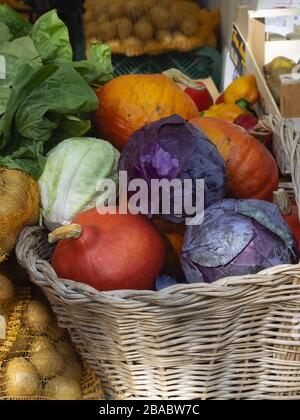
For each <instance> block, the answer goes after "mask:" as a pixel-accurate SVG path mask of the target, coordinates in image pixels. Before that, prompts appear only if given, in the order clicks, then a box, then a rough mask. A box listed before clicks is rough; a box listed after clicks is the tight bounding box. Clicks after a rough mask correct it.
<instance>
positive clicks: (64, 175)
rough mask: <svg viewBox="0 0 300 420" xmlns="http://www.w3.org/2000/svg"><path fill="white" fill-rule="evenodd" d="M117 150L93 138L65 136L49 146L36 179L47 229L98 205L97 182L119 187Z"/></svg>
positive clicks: (67, 221)
mask: <svg viewBox="0 0 300 420" xmlns="http://www.w3.org/2000/svg"><path fill="white" fill-rule="evenodd" d="M119 157H120V153H119V152H118V151H117V150H116V149H115V148H114V147H113V146H112V145H111V144H110V143H108V142H106V141H103V140H98V139H94V138H86V137H81V138H73V139H69V140H65V141H63V142H62V143H60V144H59V145H58V146H56V147H55V148H54V149H53V150H51V152H50V154H49V156H48V158H47V162H46V166H45V169H44V172H43V174H42V176H41V178H40V180H39V186H40V191H41V201H42V207H43V216H44V221H45V224H46V225H47V227H48V228H49V229H50V230H53V229H54V228H56V227H57V226H58V225H65V224H68V223H70V222H71V221H72V220H73V219H74V218H75V217H76V216H77V215H78V214H79V213H82V212H84V211H86V210H89V209H91V208H94V207H96V205H97V204H99V205H100V198H101V194H102V193H101V191H100V189H99V187H100V183H101V181H102V180H104V179H111V180H112V181H113V182H114V183H115V185H116V187H118V182H119V177H118V172H117V166H118V161H119Z"/></svg>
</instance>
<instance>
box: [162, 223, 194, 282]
mask: <svg viewBox="0 0 300 420" xmlns="http://www.w3.org/2000/svg"><path fill="white" fill-rule="evenodd" d="M154 223H155V225H156V226H157V227H158V228H159V230H160V231H161V232H162V233H163V234H164V237H165V240H166V250H167V252H166V259H165V265H164V269H163V272H164V273H165V274H167V275H171V276H172V277H175V278H178V279H182V278H183V273H182V269H181V263H180V260H181V254H182V249H183V244H184V235H185V230H186V226H185V225H184V224H179V225H177V224H175V223H171V222H167V221H165V220H160V219H157V220H154Z"/></svg>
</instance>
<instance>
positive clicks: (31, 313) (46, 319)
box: [23, 300, 52, 334]
mask: <svg viewBox="0 0 300 420" xmlns="http://www.w3.org/2000/svg"><path fill="white" fill-rule="evenodd" d="M51 320H52V319H51V315H50V312H49V311H48V309H47V307H46V306H45V305H44V304H43V303H41V302H38V301H35V300H32V301H30V302H29V303H28V306H27V308H26V310H25V312H24V315H23V323H24V325H25V327H27V328H29V329H30V330H31V332H32V333H33V334H43V333H45V332H46V331H47V329H48V328H49V325H50V322H51Z"/></svg>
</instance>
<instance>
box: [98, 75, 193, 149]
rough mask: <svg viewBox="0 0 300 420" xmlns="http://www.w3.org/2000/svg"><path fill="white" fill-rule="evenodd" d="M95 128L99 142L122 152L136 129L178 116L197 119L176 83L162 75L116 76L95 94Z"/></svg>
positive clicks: (191, 102) (189, 100) (188, 101)
mask: <svg viewBox="0 0 300 420" xmlns="http://www.w3.org/2000/svg"><path fill="white" fill-rule="evenodd" d="M97 96H98V98H99V109H98V111H97V112H96V115H95V126H96V129H97V130H98V134H99V136H100V137H101V138H104V139H105V140H108V141H110V142H111V143H112V144H113V145H114V146H115V147H116V148H117V149H119V150H120V151H122V149H123V148H124V146H125V145H126V143H127V141H128V139H129V138H130V137H131V135H132V134H133V133H134V132H135V131H136V130H138V129H140V128H142V127H144V126H145V125H147V124H150V123H152V122H154V121H158V120H160V119H161V118H166V117H170V116H171V115H173V114H178V115H179V116H180V117H182V118H184V119H185V120H188V119H190V118H193V117H196V116H198V114H199V112H198V109H197V106H196V104H195V103H194V101H193V100H192V98H190V97H189V96H188V95H187V94H186V93H185V92H184V91H183V90H182V89H180V87H179V86H178V85H177V83H176V82H174V81H173V80H171V79H170V78H169V77H167V76H165V75H162V74H148V75H147V74H145V75H143V74H136V75H124V76H119V77H117V78H115V79H113V80H111V81H110V82H109V83H107V84H106V85H104V86H103V87H101V88H100V89H99V90H98V91H97Z"/></svg>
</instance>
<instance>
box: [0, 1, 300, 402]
mask: <svg viewBox="0 0 300 420" xmlns="http://www.w3.org/2000/svg"><path fill="white" fill-rule="evenodd" d="M131 3H132V6H133V5H134V6H135V4H136V2H128V4H131ZM120 4H121V3H117V2H111V3H109V4H108V5H107V7H108V6H109V8H108V9H107V10H108V11H109V13H112V14H113V15H114V16H115V14H116V13H117V12H118V13H119V10H117V8H116V7H112V6H117V5H118V6H119V5H120ZM149 4H150V3H149ZM166 4H168V2H167V1H166ZM189 4H192V3H189ZM151 5H152V2H151ZM124 10H125V9H124ZM136 10H137V9H136V7H134V11H135V12H136ZM126 13H128V8H127V3H126ZM0 16H3V19H2V20H3V22H4V28H5V30H6V36H7V37H6V41H5V42H4V44H3V45H1V46H0V54H1V55H2V56H3V57H4V60H5V63H6V62H7V63H8V64H9V65H8V67H7V68H8V72H7V76H6V74H5V77H4V78H3V79H1V80H0V88H3V92H4V97H2V99H0V104H1V105H2V111H1V114H0V153H1V157H0V166H1V167H3V168H4V169H1V170H2V171H4V173H6V171H7V172H8V173H13V175H14V177H13V179H14V180H15V181H16V180H19V179H21V180H22V179H25V181H26V182H27V183H26V182H25V184H24V186H23V184H22V182H21V181H17V182H16V184H13V185H12V186H11V185H10V184H9V183H8V182H6V181H5V179H4V181H5V182H4V183H3V184H4V185H3V189H4V191H5V194H6V195H7V196H8V197H9V204H11V207H12V210H13V211H15V213H16V215H15V219H16V220H17V221H19V218H18V214H19V213H20V214H21V215H22V218H20V223H19V224H16V226H13V228H14V229H12V232H11V234H7V235H6V236H5V237H4V238H3V241H4V242H5V240H6V241H8V242H9V245H10V246H9V247H8V246H7V247H4V246H3V249H4V252H3V257H5V256H6V254H7V253H8V252H9V251H10V250H11V249H12V248H13V247H14V243H15V239H16V235H18V234H19V233H20V230H22V229H23V230H22V232H21V233H20V234H19V236H18V240H17V244H16V248H15V249H16V255H17V258H18V261H19V263H20V265H22V266H23V267H24V268H25V269H26V271H27V273H28V275H29V277H30V279H31V281H32V282H33V283H34V284H35V285H36V286H38V287H40V289H41V291H42V292H43V293H44V294H45V296H46V297H47V298H48V301H49V303H50V304H51V306H52V309H53V311H54V313H55V315H56V317H57V320H58V322H59V325H61V326H62V327H64V328H66V329H67V330H68V333H69V334H70V337H71V339H72V342H73V343H74V345H75V346H76V349H78V351H79V352H80V355H81V357H82V359H79V358H78V356H77V354H76V352H75V351H74V349H73V348H72V346H71V344H70V342H69V339H68V338H67V334H66V332H65V331H63V330H61V329H60V328H59V327H58V326H57V323H56V321H55V318H54V315H53V314H52V312H51V311H50V309H49V307H48V306H47V304H45V302H44V301H43V299H39V298H38V297H37V296H34V297H33V296H31V295H30V296H27V295H26V293H25V292H24V293H25V295H20V294H21V293H23V292H21V291H20V290H18V288H17V290H16V288H15V287H14V285H11V284H10V279H9V278H7V277H5V278H3V279H2V280H1V277H0V280H1V281H2V283H1V281H0V334H1V337H4V338H2V339H1V341H0V361H1V373H0V384H1V386H0V398H3V399H18V398H29V399H30V398H31V399H36V398H39V399H57V398H58V397H60V398H62V399H73V400H76V399H92V398H101V397H102V394H100V388H99V383H97V385H96V382H94V380H95V378H94V377H93V379H92V376H91V375H92V374H91V373H90V371H89V370H87V371H86V370H85V362H87V363H88V365H89V366H90V367H91V368H92V369H93V370H94V371H95V374H96V375H97V377H98V379H99V380H100V381H101V386H103V390H104V392H105V396H106V397H108V398H118V399H128V398H135V399H143V398H145V399H253V398H258V399H264V398H266V399H275V398H280V399H294V398H299V395H300V388H299V366H298V364H299V357H300V352H299V339H298V338H299V337H298V334H297V325H296V327H295V324H297V322H298V319H299V302H300V288H299V285H300V270H299V264H298V262H299V257H300V254H299V246H298V231H297V226H296V221H299V219H298V220H297V211H298V213H299V210H300V206H299V204H300V196H299V194H300V193H299V191H300V190H299V185H300V178H299V176H300V175H299V170H298V169H299V157H298V155H299V154H298V146H297V145H298V141H299V136H298V134H297V133H296V132H295V130H293V127H292V126H291V125H290V123H289V122H288V121H286V120H284V119H281V118H278V117H276V116H265V117H264V118H260V119H259V118H258V116H257V114H256V111H255V106H256V105H258V102H259V100H260V94H259V86H258V85H257V82H256V79H255V77H254V76H253V75H251V74H250V75H247V76H244V77H241V78H239V79H237V80H236V81H235V82H233V83H232V84H230V86H229V87H228V88H227V89H226V90H225V92H224V93H223V94H222V95H221V96H220V97H218V98H217V100H215V95H211V94H208V87H207V86H206V85H205V83H204V85H203V84H199V83H197V82H196V81H194V80H190V79H189V78H188V77H186V76H185V75H182V74H180V72H177V71H176V70H175V71H174V69H173V70H169V71H166V72H164V73H159V74H149V75H142V74H139V75H132V74H130V75H127V76H121V77H115V78H113V68H112V65H111V49H110V48H109V47H108V46H107V45H102V44H101V45H99V44H95V45H93V46H92V47H91V50H90V56H89V60H84V61H81V62H73V61H72V54H71V48H70V44H69V42H68V32H67V30H66V27H65V25H64V24H63V23H62V22H61V21H60V20H59V18H58V16H57V14H56V12H55V11H51V12H49V13H47V14H45V15H44V16H42V17H41V18H40V19H39V20H38V21H37V22H36V23H35V24H34V25H33V26H32V25H29V24H28V23H27V22H25V21H23V20H20V18H19V17H17V16H16V15H15V14H14V13H12V12H11V11H10V9H8V8H5V7H4V8H3V7H2V8H1V7H0ZM140 16H142V13H141V14H140ZM12 22H14V24H13V25H12ZM28 25H29V26H28ZM142 29H143V30H144V29H145V28H142ZM148 29H149V28H148ZM138 31H139V32H141V33H142V32H143V31H141V27H140V25H138ZM148 32H149V34H150V29H149V31H148ZM149 36H150V35H149ZM24 45H25V46H26V49H27V51H28V54H26V57H25V56H24V54H23V50H22V48H23V47H24ZM21 46H23V47H22V48H21ZM20 51H21V53H20ZM33 53H34V54H33ZM33 57H35V59H33ZM35 60H36V61H35ZM0 98H1V96H0ZM87 111H89V112H91V114H89V115H85V116H83V115H82V114H83V113H85V112H87ZM90 129H93V130H94V133H93V136H94V137H85V135H88V134H87V133H88V131H89V130H90ZM272 133H275V134H276V135H277V136H278V137H279V138H280V139H281V140H280V141H281V142H282V147H283V148H284V149H285V151H286V154H287V155H288V156H289V158H290V166H291V174H292V183H293V187H294V190H295V191H294V192H295V201H294V202H291V205H292V206H294V207H292V208H288V204H289V203H286V202H284V200H283V195H282V194H281V193H278V187H279V182H280V179H279V178H280V174H279V170H278V166H277V162H276V160H275V159H274V157H273V156H272V153H271V147H270V143H271V142H270V135H271V134H272ZM267 138H268V140H267ZM266 144H268V147H269V149H268V148H267V147H266ZM11 171H12V172H11ZM122 174H126V180H125V181H124V180H123V179H122ZM17 175H18V177H17ZM28 177H33V178H28ZM34 178H35V179H34ZM28 179H30V180H32V183H33V185H34V186H35V188H39V191H36V190H33V191H35V194H33V198H34V199H35V200H33V199H32V200H31V201H33V203H35V204H36V206H34V209H33V210H32V207H31V206H30V205H29V206H28V208H29V209H28V214H27V213H26V217H25V214H23V213H22V212H20V211H19V212H18V208H17V207H16V206H15V205H14V204H13V202H14V200H15V199H17V198H19V197H16V196H17V195H20V197H21V198H22V206H26V204H28V203H27V201H26V199H27V196H28V194H29V193H30V192H31V188H30V185H31V184H30V183H29V181H28ZM199 180H202V181H203V183H202V186H203V190H204V193H205V194H204V196H203V197H202V199H203V200H202V203H201V204H202V207H201V211H200V213H198V212H197V210H199V209H198V208H197V206H195V205H194V204H195V201H196V198H195V193H196V192H198V191H197V187H198V184H199V182H198V181H199ZM37 181H38V182H37ZM136 181H138V182H139V183H140V184H139V185H142V187H139V186H138V187H137V188H140V190H143V188H145V190H143V191H146V194H144V195H143V194H142V193H141V191H139V192H138V193H137V194H134V192H137V191H136V190H135V189H134V188H133V185H134V184H135V183H137V182H136ZM156 181H167V182H169V183H172V182H176V181H179V182H180V185H184V188H185V184H189V185H190V186H191V188H190V189H187V190H186V189H181V191H180V195H178V191H177V195H176V197H177V199H178V201H179V202H181V203H184V204H186V200H188V202H189V204H193V206H190V208H187V207H185V206H184V207H181V209H180V211H179V210H178V202H176V203H175V201H174V200H172V198H173V195H175V191H172V190H170V191H169V196H168V194H166V196H167V197H168V198H169V202H168V204H169V206H165V198H166V197H165V196H164V194H163V193H161V192H160V191H159V192H158V193H157V194H153V192H152V187H153V185H155V182H156ZM187 181H189V182H187ZM28 184H29V185H28ZM108 185H109V187H107V186H108ZM20 186H22V188H23V190H24V191H20ZM119 187H120V188H119ZM32 188H33V187H32ZM110 188H112V191H113V192H112V194H111V191H109V193H108V191H107V190H109V189H110ZM117 190H118V191H117ZM14 191H15V192H16V194H15V193H14ZM162 191H164V190H163V189H162ZM21 192H22V193H23V194H21ZM274 192H275V194H274V195H275V200H274V203H273V199H274V198H273V193H274ZM154 195H155V199H156V201H155V205H154V200H152V198H153V196H154ZM10 197H11V198H10ZM40 197H41V203H40V205H41V217H40V221H39V222H40V223H38V220H37V217H36V211H35V209H36V208H38V204H37V203H38V202H39V198H40ZM145 198H148V204H147V206H146V205H145V202H146V201H147V200H145V202H144V199H145ZM198 198H199V197H198ZM285 198H286V197H285ZM149 199H150V201H149ZM20 201H21V199H20ZM31 201H30V203H31V204H33V203H32V202H31ZM17 202H18V201H17ZM149 203H151V205H149ZM283 203H284V204H283ZM137 209H138V211H136V210H137ZM203 210H204V213H203ZM13 211H12V217H11V218H12V219H13ZM140 213H142V214H140ZM23 216H24V217H23ZM202 216H203V217H202ZM289 216H293V218H294V219H293V220H292V219H291V218H289ZM295 219H296V220H295ZM193 222H194V223H193ZM3 224H4V225H5V226H7V225H8V226H10V224H9V223H7V222H6V221H5V219H3ZM32 224H34V225H35V226H32ZM1 248H2V245H1ZM261 270H264V271H261ZM211 283H213V284H211ZM1 299H2V300H1ZM85 372H86V373H85ZM287 377H288V380H287ZM84 378H85V379H84ZM24 382H25V383H26V384H27V386H25V385H24ZM274 383H275V385H274ZM84 384H87V386H88V387H89V386H91V387H92V388H89V391H87V390H85V388H84ZM93 387H94V388H93Z"/></svg>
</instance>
